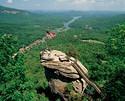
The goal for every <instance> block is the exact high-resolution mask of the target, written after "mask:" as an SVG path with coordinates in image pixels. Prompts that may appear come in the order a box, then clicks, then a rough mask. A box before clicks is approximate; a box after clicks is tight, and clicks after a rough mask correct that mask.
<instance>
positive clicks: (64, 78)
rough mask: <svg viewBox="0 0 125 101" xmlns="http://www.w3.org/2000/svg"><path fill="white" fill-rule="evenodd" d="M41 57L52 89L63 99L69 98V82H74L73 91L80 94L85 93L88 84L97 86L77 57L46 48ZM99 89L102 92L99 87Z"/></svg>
mask: <svg viewBox="0 0 125 101" xmlns="http://www.w3.org/2000/svg"><path fill="white" fill-rule="evenodd" d="M40 59H41V64H42V65H43V66H44V68H45V75H46V78H47V79H48V82H49V87H50V88H51V91H52V92H53V93H55V94H59V95H60V96H61V97H62V98H63V100H67V98H66V95H65V94H66V90H67V85H68V84H69V83H70V84H72V87H73V91H74V92H75V93H79V94H80V95H83V93H84V90H85V89H86V87H87V85H88V84H90V85H91V86H93V87H94V88H95V89H96V88H97V86H96V85H95V84H94V83H92V82H91V81H90V80H89V79H88V70H87V69H86V68H85V67H84V66H83V65H82V64H81V62H80V61H78V60H76V59H75V58H73V57H68V56H67V55H66V54H65V53H63V52H61V51H58V50H44V51H41V52H40ZM98 91H99V93H100V92H101V91H100V89H98V88H97V92H98Z"/></svg>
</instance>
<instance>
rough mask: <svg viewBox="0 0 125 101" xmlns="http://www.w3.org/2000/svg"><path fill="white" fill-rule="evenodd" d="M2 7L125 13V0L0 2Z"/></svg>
mask: <svg viewBox="0 0 125 101" xmlns="http://www.w3.org/2000/svg"><path fill="white" fill-rule="evenodd" d="M0 5H3V6H7V7H13V8H19V9H26V10H47V11H48V10H57V11H58V10H82V11H86V10H105V11H107V10H108V11H125V0H0Z"/></svg>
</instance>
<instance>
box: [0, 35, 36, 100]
mask: <svg viewBox="0 0 125 101" xmlns="http://www.w3.org/2000/svg"><path fill="white" fill-rule="evenodd" d="M16 45H17V42H16V39H15V38H14V37H12V36H11V35H3V36H1V37H0V101H34V100H35V99H36V97H35V92H34V91H33V83H32V82H30V81H29V80H28V79H27V78H26V76H25V66H24V62H23V56H22V55H17V56H16V57H15V58H14V59H13V58H12V55H13V54H14V52H15V51H16V50H17V49H16Z"/></svg>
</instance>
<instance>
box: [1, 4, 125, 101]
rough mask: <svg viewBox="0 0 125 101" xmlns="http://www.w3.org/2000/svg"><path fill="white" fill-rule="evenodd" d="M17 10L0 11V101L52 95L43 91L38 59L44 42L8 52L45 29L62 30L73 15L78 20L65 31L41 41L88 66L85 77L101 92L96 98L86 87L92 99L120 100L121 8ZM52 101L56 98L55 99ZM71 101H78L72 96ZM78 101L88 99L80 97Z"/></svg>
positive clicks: (124, 77)
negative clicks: (50, 38) (81, 10)
mask: <svg viewBox="0 0 125 101" xmlns="http://www.w3.org/2000/svg"><path fill="white" fill-rule="evenodd" d="M4 9H7V10H10V11H11V10H13V9H10V8H6V7H2V6H0V11H2V10H4ZM14 10H16V9H14ZM17 11H19V12H20V13H18V14H11V13H1V12H0V101H51V99H52V96H55V95H53V94H51V93H50V91H49V89H48V81H47V79H46V77H45V73H44V72H45V70H44V68H43V66H42V65H41V64H40V58H39V57H40V56H39V55H40V51H41V50H44V49H46V48H47V47H46V44H45V43H43V44H40V45H37V46H34V47H33V48H32V49H31V50H29V51H27V52H25V53H24V54H21V53H19V54H18V55H16V57H15V58H13V57H12V56H13V54H14V53H16V52H17V51H18V50H19V48H21V47H25V46H27V45H29V44H30V43H32V42H34V41H35V40H37V39H42V38H43V37H44V36H45V34H46V31H47V30H49V31H53V30H54V31H56V30H55V29H57V28H63V27H64V23H65V22H68V21H69V20H71V19H72V18H73V17H75V16H81V18H79V19H77V20H76V21H74V22H73V23H71V24H70V25H69V27H70V29H69V30H66V31H62V32H57V33H56V34H57V35H56V37H55V38H54V39H52V40H47V45H48V48H49V49H56V50H60V51H63V52H65V53H67V54H68V55H70V56H73V57H75V58H77V59H78V60H80V61H81V63H82V64H83V65H84V66H85V67H86V68H87V69H88V72H89V78H90V79H91V80H92V81H94V82H95V83H96V84H97V85H98V86H99V87H100V89H101V90H102V92H103V95H102V96H99V95H97V94H96V91H95V90H94V89H93V88H92V87H90V86H88V87H87V89H86V90H85V92H86V93H87V94H88V95H91V97H92V99H93V101H125V23H124V21H125V12H94V11H93V12H89V11H88V12H76V11H69V12H40V13H34V12H28V11H23V10H17ZM86 40H89V41H86ZM69 89H70V88H69ZM70 90H71V89H70ZM56 101H61V100H60V97H57V99H56ZM71 101H81V100H79V96H78V97H77V98H72V99H71ZM82 101H90V100H89V97H87V96H85V97H83V98H82Z"/></svg>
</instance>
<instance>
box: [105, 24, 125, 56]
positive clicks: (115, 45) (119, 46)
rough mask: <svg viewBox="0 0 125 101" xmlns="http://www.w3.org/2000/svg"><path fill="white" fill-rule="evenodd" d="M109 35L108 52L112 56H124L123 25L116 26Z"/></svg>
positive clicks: (124, 27)
mask: <svg viewBox="0 0 125 101" xmlns="http://www.w3.org/2000/svg"><path fill="white" fill-rule="evenodd" d="M110 33H111V36H110V38H109V40H108V43H107V49H108V52H109V53H110V54H112V55H124V56H125V25H117V26H116V27H114V28H113V29H112V30H111V31H110Z"/></svg>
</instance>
